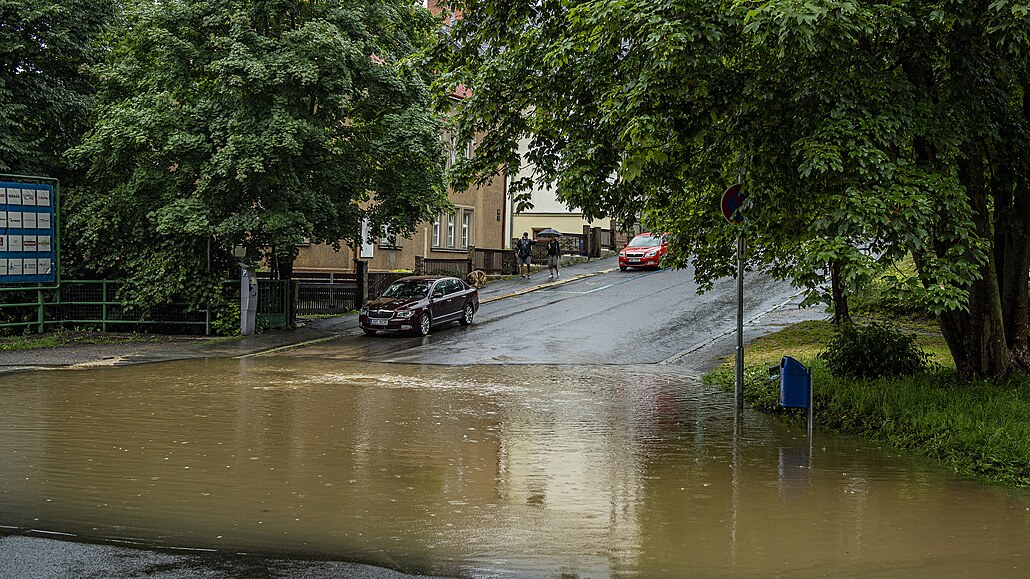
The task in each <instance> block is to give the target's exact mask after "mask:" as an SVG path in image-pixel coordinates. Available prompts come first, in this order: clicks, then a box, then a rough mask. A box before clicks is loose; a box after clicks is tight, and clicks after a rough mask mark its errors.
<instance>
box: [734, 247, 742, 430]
mask: <svg viewBox="0 0 1030 579" xmlns="http://www.w3.org/2000/svg"><path fill="white" fill-rule="evenodd" d="M744 244H745V239H744V233H743V232H741V233H740V235H738V236H737V360H736V380H735V389H734V394H733V397H734V401H735V402H736V403H737V410H738V411H739V410H743V409H744Z"/></svg>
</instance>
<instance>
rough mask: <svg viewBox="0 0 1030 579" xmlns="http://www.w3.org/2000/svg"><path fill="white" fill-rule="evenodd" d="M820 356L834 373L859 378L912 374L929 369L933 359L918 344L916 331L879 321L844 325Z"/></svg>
mask: <svg viewBox="0 0 1030 579" xmlns="http://www.w3.org/2000/svg"><path fill="white" fill-rule="evenodd" d="M819 358H820V359H822V360H823V361H825V362H826V366H827V368H828V369H829V371H830V373H831V374H833V375H834V376H848V377H851V378H856V379H860V380H861V379H868V378H880V377H882V376H911V375H913V374H915V373H917V372H923V371H925V370H927V369H928V367H929V366H928V365H929V361H930V355H929V354H927V353H926V352H923V351H922V350H921V349H920V348H919V346H918V345H917V344H916V335H915V334H904V333H902V332H901V331H900V330H898V329H897V328H896V327H894V326H891V325H887V324H879V323H876V322H874V323H871V324H869V325H867V326H858V325H855V324H842V325H841V327H840V330H839V331H838V333H837V335H836V336H834V338H833V339H832V340H830V343H829V344H827V346H826V351H824V352H822V353H820V354H819Z"/></svg>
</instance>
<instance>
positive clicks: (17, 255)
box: [0, 181, 57, 284]
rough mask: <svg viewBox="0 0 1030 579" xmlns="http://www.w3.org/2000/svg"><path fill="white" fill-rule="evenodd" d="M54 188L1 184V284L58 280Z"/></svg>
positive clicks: (41, 185) (27, 184) (11, 183)
mask: <svg viewBox="0 0 1030 579" xmlns="http://www.w3.org/2000/svg"><path fill="white" fill-rule="evenodd" d="M56 207H57V199H56V198H55V195H54V186H53V185H49V184H41V183H15V182H8V181H0V284H22V283H32V284H38V283H53V282H54V281H55V279H56V278H57V275H56V274H57V247H56V245H57V237H56V234H55V232H56V231H57V211H56Z"/></svg>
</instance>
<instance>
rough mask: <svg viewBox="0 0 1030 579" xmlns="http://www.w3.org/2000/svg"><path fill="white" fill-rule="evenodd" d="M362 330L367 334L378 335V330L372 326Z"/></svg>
mask: <svg viewBox="0 0 1030 579" xmlns="http://www.w3.org/2000/svg"><path fill="white" fill-rule="evenodd" d="M361 331H362V332H365V335H366V336H374V335H376V331H375V330H373V329H372V328H361Z"/></svg>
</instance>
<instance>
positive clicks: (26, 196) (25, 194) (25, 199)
mask: <svg viewBox="0 0 1030 579" xmlns="http://www.w3.org/2000/svg"><path fill="white" fill-rule="evenodd" d="M21 204H22V205H35V204H36V190H35V189H22V190H21Z"/></svg>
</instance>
